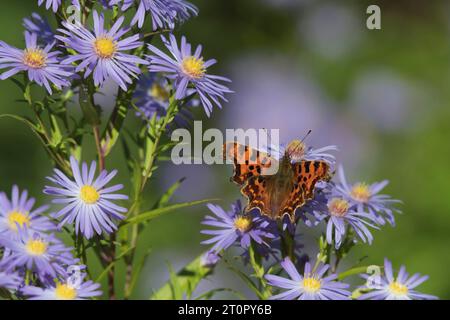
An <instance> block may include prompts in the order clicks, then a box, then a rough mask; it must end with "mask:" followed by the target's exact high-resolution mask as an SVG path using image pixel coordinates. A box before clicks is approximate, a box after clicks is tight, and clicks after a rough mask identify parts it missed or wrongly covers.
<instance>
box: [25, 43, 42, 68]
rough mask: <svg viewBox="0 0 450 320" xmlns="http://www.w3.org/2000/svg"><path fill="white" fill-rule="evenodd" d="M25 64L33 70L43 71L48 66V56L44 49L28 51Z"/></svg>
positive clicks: (26, 51)
mask: <svg viewBox="0 0 450 320" xmlns="http://www.w3.org/2000/svg"><path fill="white" fill-rule="evenodd" d="M23 63H24V64H25V65H26V66H28V67H30V68H33V69H41V68H43V67H45V66H46V64H47V54H46V53H45V52H44V51H43V50H42V49H37V48H36V49H26V50H25V51H24V54H23Z"/></svg>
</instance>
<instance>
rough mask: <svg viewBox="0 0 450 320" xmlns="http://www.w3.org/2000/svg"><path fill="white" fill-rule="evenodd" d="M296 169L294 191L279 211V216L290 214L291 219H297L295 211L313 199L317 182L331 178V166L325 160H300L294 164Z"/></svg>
mask: <svg viewBox="0 0 450 320" xmlns="http://www.w3.org/2000/svg"><path fill="white" fill-rule="evenodd" d="M292 170H293V171H294V176H293V181H292V189H291V190H292V191H291V192H290V194H289V195H288V196H287V197H286V200H285V202H284V204H283V205H282V207H281V208H280V210H279V212H278V215H277V216H278V217H283V216H284V215H285V214H287V215H289V218H290V219H291V221H294V220H295V211H296V210H297V209H298V208H301V207H302V206H303V205H304V204H305V203H306V201H308V200H311V199H313V197H314V189H315V186H316V183H317V182H319V181H323V180H329V179H330V176H329V170H330V166H329V165H328V163H327V162H325V161H300V162H297V163H294V164H292Z"/></svg>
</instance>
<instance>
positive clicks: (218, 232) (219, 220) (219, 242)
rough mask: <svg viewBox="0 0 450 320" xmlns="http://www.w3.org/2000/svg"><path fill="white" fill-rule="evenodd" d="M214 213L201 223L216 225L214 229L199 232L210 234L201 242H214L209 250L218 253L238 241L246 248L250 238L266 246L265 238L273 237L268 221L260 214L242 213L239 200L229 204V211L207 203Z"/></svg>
mask: <svg viewBox="0 0 450 320" xmlns="http://www.w3.org/2000/svg"><path fill="white" fill-rule="evenodd" d="M207 206H208V208H209V210H210V211H211V212H212V213H213V214H214V215H215V216H210V215H207V216H206V217H205V219H204V220H203V222H202V224H204V225H207V226H212V227H216V228H217V229H214V230H202V231H201V233H203V234H207V235H211V236H212V238H211V239H208V240H205V241H203V242H202V244H214V245H213V247H212V248H211V251H214V252H216V253H218V252H219V251H221V250H225V249H227V248H229V247H230V246H232V245H233V244H235V242H239V243H240V245H241V247H242V248H244V249H247V248H248V247H249V246H250V244H251V240H253V241H255V242H256V243H257V244H259V245H262V246H268V244H267V242H266V240H267V239H274V238H275V235H274V234H273V233H272V232H271V228H270V222H269V221H268V220H267V219H265V218H263V217H261V216H260V215H252V214H251V213H249V214H246V215H243V214H242V207H241V202H240V201H236V202H235V203H234V204H233V205H232V206H231V211H228V212H226V211H224V210H223V209H222V208H221V207H220V206H216V205H213V204H208V205H207Z"/></svg>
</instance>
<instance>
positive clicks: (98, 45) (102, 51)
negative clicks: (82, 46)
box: [94, 37, 117, 59]
mask: <svg viewBox="0 0 450 320" xmlns="http://www.w3.org/2000/svg"><path fill="white" fill-rule="evenodd" d="M116 48H117V47H116V43H115V41H114V39H112V38H111V37H103V38H98V39H97V40H95V42H94V50H95V53H96V54H97V56H99V57H100V58H102V59H110V58H111V57H112V56H113V55H114V53H116Z"/></svg>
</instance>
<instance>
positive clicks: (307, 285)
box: [303, 277, 321, 293]
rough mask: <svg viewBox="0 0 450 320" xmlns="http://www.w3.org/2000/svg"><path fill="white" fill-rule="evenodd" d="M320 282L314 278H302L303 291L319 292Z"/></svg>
mask: <svg viewBox="0 0 450 320" xmlns="http://www.w3.org/2000/svg"><path fill="white" fill-rule="evenodd" d="M320 287H321V283H320V280H317V279H314V278H311V277H309V278H303V289H304V290H305V291H307V292H309V293H316V292H317V291H319V290H320Z"/></svg>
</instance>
